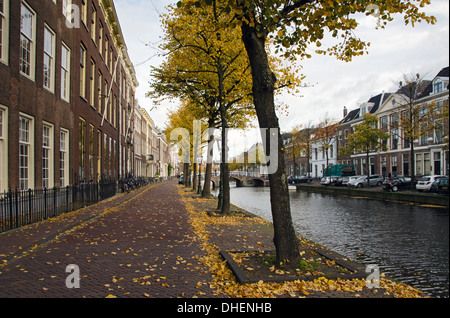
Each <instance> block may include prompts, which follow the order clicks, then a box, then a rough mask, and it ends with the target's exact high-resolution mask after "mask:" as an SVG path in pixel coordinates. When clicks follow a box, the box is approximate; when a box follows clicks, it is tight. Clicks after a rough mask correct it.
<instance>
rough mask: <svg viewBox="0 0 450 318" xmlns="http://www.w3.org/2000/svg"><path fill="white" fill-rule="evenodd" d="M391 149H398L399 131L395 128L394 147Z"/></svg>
mask: <svg viewBox="0 0 450 318" xmlns="http://www.w3.org/2000/svg"><path fill="white" fill-rule="evenodd" d="M391 149H392V150H395V149H398V129H397V128H395V129H393V130H392V145H391Z"/></svg>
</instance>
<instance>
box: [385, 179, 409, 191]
mask: <svg viewBox="0 0 450 318" xmlns="http://www.w3.org/2000/svg"><path fill="white" fill-rule="evenodd" d="M402 189H411V178H409V177H393V178H389V179H386V180H385V181H384V182H383V190H384V191H392V192H397V191H398V190H402Z"/></svg>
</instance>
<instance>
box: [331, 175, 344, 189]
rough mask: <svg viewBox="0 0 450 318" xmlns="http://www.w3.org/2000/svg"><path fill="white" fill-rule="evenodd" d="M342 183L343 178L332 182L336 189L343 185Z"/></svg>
mask: <svg viewBox="0 0 450 318" xmlns="http://www.w3.org/2000/svg"><path fill="white" fill-rule="evenodd" d="M343 181H344V177H337V178H336V179H335V180H334V182H333V185H335V186H336V187H340V186H342V185H344V184H343V183H342V182H343Z"/></svg>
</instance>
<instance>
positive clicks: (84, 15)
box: [81, 0, 87, 26]
mask: <svg viewBox="0 0 450 318" xmlns="http://www.w3.org/2000/svg"><path fill="white" fill-rule="evenodd" d="M81 22H83V24H84V25H85V26H87V5H86V0H81Z"/></svg>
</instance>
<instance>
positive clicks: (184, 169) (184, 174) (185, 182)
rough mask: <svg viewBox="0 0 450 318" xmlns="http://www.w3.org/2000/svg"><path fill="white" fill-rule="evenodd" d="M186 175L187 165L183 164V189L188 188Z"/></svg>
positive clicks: (187, 171)
mask: <svg viewBox="0 0 450 318" xmlns="http://www.w3.org/2000/svg"><path fill="white" fill-rule="evenodd" d="M188 173H189V163H184V167H183V185H184V187H185V188H187V187H188Z"/></svg>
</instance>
